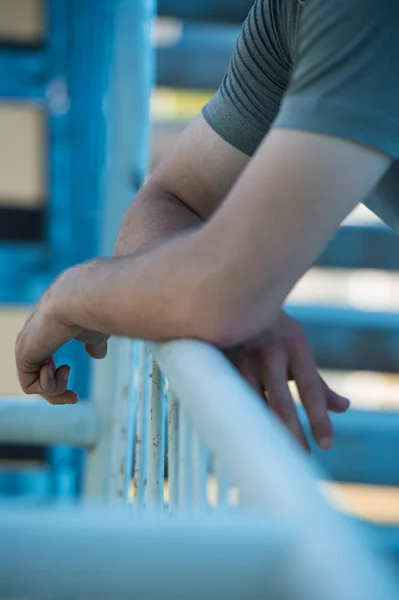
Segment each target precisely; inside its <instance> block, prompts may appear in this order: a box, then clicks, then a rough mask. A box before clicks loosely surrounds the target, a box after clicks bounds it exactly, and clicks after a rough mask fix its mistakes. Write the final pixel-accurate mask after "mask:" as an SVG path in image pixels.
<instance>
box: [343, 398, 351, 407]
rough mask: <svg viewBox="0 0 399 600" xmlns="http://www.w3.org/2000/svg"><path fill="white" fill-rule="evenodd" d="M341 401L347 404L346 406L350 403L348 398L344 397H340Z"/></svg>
mask: <svg viewBox="0 0 399 600" xmlns="http://www.w3.org/2000/svg"><path fill="white" fill-rule="evenodd" d="M341 400H343V402H345V404H347V405H348V406H350V404H351V401H350V400H349V399H348V398H345V396H341Z"/></svg>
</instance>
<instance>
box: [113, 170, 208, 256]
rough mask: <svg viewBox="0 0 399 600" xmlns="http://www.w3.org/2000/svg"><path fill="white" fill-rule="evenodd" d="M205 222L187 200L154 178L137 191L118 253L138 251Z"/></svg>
mask: <svg viewBox="0 0 399 600" xmlns="http://www.w3.org/2000/svg"><path fill="white" fill-rule="evenodd" d="M201 223H202V221H201V219H200V218H199V217H198V216H197V215H196V214H195V213H194V212H193V211H192V210H191V209H190V208H189V207H188V206H187V205H186V204H184V202H182V201H181V200H180V199H179V198H177V197H176V196H174V195H173V194H171V193H169V192H167V191H166V190H164V189H163V188H162V187H161V186H160V185H158V184H156V183H154V182H153V181H150V182H148V183H147V184H146V185H145V186H144V187H143V188H142V189H141V191H140V192H139V193H138V194H137V196H136V197H135V199H134V200H133V202H132V203H131V205H130V207H129V209H128V211H127V213H126V215H125V218H124V220H123V223H122V226H121V228H120V231H119V235H118V239H117V242H116V246H115V255H116V256H123V255H126V254H135V253H136V252H139V251H141V250H144V249H148V248H151V247H152V246H155V245H157V244H158V243H159V242H163V241H165V240H167V239H168V238H170V237H172V236H174V235H175V234H178V233H182V232H184V231H189V230H192V229H195V228H197V227H199V226H200V225H201Z"/></svg>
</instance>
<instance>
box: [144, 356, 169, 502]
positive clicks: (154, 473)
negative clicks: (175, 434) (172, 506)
mask: <svg viewBox="0 0 399 600" xmlns="http://www.w3.org/2000/svg"><path fill="white" fill-rule="evenodd" d="M162 384H163V381H162V374H161V372H160V370H159V368H158V365H157V364H156V363H155V361H153V360H152V361H151V374H150V380H149V382H148V388H149V396H150V435H149V443H150V448H149V463H148V484H147V506H148V507H149V508H154V509H160V508H161V507H163V493H164V467H165V425H166V424H165V416H166V415H165V394H164V391H163V385H162Z"/></svg>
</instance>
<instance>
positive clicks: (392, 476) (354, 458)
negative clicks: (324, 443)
mask: <svg viewBox="0 0 399 600" xmlns="http://www.w3.org/2000/svg"><path fill="white" fill-rule="evenodd" d="M299 412H300V417H301V420H302V423H303V425H304V429H305V431H306V433H307V435H308V439H309V441H310V443H311V447H312V454H313V457H314V458H315V459H316V461H317V462H319V464H320V465H321V466H322V467H323V469H324V470H325V472H326V474H328V476H329V478H331V479H333V480H335V481H341V482H347V483H364V484H374V485H388V486H399V469H398V460H397V457H398V456H399V412H382V411H381V412H380V411H362V410H350V411H348V413H346V414H345V415H334V414H331V415H330V417H331V421H332V424H333V428H334V438H335V442H334V445H333V447H332V449H331V450H329V451H328V452H323V451H322V450H320V449H319V448H317V446H316V444H315V443H314V441H313V439H312V437H311V435H310V427H309V422H308V421H307V419H306V416H305V414H304V411H303V410H300V411H299Z"/></svg>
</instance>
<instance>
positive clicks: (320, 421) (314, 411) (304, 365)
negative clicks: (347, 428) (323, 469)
mask: <svg viewBox="0 0 399 600" xmlns="http://www.w3.org/2000/svg"><path fill="white" fill-rule="evenodd" d="M290 367H291V372H292V374H293V376H294V379H295V383H296V386H297V388H298V392H299V396H300V398H301V401H302V404H303V406H304V408H305V411H306V413H307V416H308V419H309V424H310V427H311V430H312V434H313V437H314V438H315V440H316V442H317V444H318V445H319V446H320V448H321V449H322V450H329V449H330V448H331V446H332V444H333V441H334V440H333V429H332V425H331V421H330V417H329V414H328V410H327V398H326V390H325V388H324V386H323V384H322V381H321V379H320V375H319V373H318V371H317V367H316V364H315V362H314V358H313V354H312V352H311V350H310V348H309V347H308V345H307V344H306V343H302V344H301V347H300V348H295V349H294V351H293V352H292V354H291V364H290Z"/></svg>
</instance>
